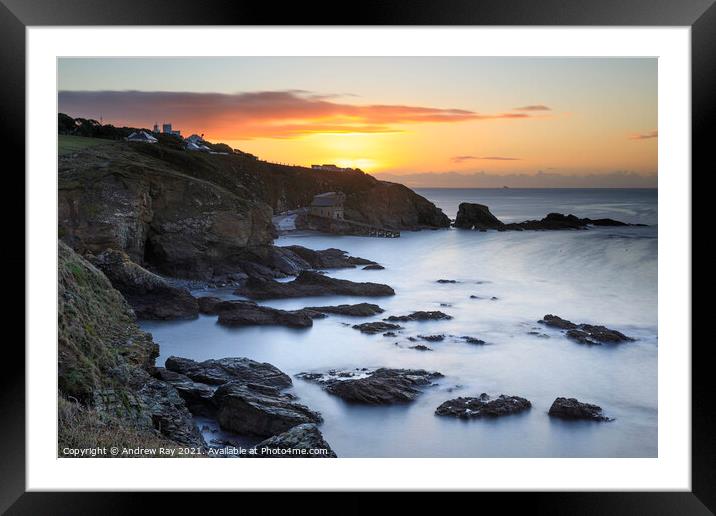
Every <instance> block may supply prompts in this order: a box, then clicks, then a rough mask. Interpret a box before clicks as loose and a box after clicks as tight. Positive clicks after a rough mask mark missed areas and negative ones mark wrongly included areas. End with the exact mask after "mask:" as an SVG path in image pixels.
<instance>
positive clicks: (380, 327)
mask: <svg viewBox="0 0 716 516" xmlns="http://www.w3.org/2000/svg"><path fill="white" fill-rule="evenodd" d="M402 328H403V327H402V326H400V325H399V324H393V323H386V322H381V321H375V322H367V323H363V324H354V325H353V329H355V330H359V331H360V332H361V333H368V334H370V335H374V334H376V333H383V332H390V331H392V330H401V329H402Z"/></svg>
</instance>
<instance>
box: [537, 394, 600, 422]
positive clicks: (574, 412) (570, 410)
mask: <svg viewBox="0 0 716 516" xmlns="http://www.w3.org/2000/svg"><path fill="white" fill-rule="evenodd" d="M548 414H549V415H550V416H552V417H558V418H561V419H589V420H592V421H613V419H612V418H609V417H607V416H605V415H604V413H603V411H602V407H600V406H598V405H592V404H590V403H582V402H581V401H579V400H577V399H575V398H557V399H556V400H554V403H552V406H551V407H550V408H549V412H548Z"/></svg>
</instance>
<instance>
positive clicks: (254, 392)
mask: <svg viewBox="0 0 716 516" xmlns="http://www.w3.org/2000/svg"><path fill="white" fill-rule="evenodd" d="M213 402H214V404H215V405H216V419H217V421H218V422H219V424H220V425H221V427H222V428H224V429H226V430H229V431H232V432H236V433H237V434H245V435H246V434H247V435H258V436H270V435H276V434H280V433H282V432H285V431H286V430H288V429H290V428H292V427H294V426H296V425H300V424H303V423H320V422H322V421H323V419H322V418H321V415H320V414H319V413H318V412H314V411H312V410H311V409H309V408H308V407H306V406H305V405H301V404H300V403H296V402H295V401H294V398H293V396H289V395H288V394H284V393H281V392H280V391H279V389H278V388H276V387H272V386H269V385H266V384H254V383H243V382H241V381H232V382H229V383H225V384H223V385H221V386H220V387H219V388H218V389H217V390H216V392H215V393H214V396H213Z"/></svg>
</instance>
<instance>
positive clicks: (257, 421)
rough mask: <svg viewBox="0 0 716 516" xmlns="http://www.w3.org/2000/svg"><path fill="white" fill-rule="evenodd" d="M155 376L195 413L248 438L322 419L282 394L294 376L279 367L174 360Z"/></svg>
mask: <svg viewBox="0 0 716 516" xmlns="http://www.w3.org/2000/svg"><path fill="white" fill-rule="evenodd" d="M165 365H166V369H164V368H159V367H158V368H156V369H155V373H154V374H155V376H156V377H158V378H162V379H163V380H164V381H165V382H167V383H170V384H171V385H173V386H174V388H175V389H176V390H177V392H178V393H179V394H180V395H181V396H182V398H184V400H185V402H186V403H187V404H188V406H189V407H190V409H191V410H192V412H193V413H195V414H198V415H205V416H210V417H214V418H216V420H217V421H218V422H219V425H220V426H221V427H222V428H224V429H225V430H229V431H232V432H236V433H238V434H243V435H257V436H270V435H276V434H280V433H282V432H285V431H286V430H288V429H290V428H292V427H294V426H296V425H300V424H303V423H320V422H321V421H322V418H321V415H320V414H319V413H318V412H314V411H312V410H310V409H309V408H308V407H306V406H305V405H301V404H300V403H297V402H296V401H295V397H294V396H292V395H290V394H286V393H283V392H281V389H283V388H286V387H289V386H290V385H291V378H290V377H288V376H287V375H286V374H284V373H283V372H281V371H280V370H279V369H278V368H276V367H275V366H273V365H271V364H268V363H260V362H255V361H253V360H250V359H248V358H222V359H219V360H206V361H204V362H195V361H194V360H190V359H187V358H180V357H169V358H168V359H167V361H166V364H165Z"/></svg>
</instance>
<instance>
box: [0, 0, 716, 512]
mask: <svg viewBox="0 0 716 516" xmlns="http://www.w3.org/2000/svg"><path fill="white" fill-rule="evenodd" d="M278 6H280V7H278ZM343 7H344V6H341V5H338V4H332V5H329V6H326V5H322V4H321V3H320V2H313V3H310V4H308V3H301V2H296V3H280V4H270V3H261V2H258V3H257V2H241V1H236V0H235V1H227V0H214V1H203V2H200V3H199V4H197V2H190V1H188V0H112V1H108V0H55V1H52V0H0V40H1V43H0V71H1V73H0V83H1V84H2V90H0V91H1V92H2V94H1V95H0V127H1V128H2V136H3V142H4V146H5V147H6V148H8V149H12V158H17V164H16V165H15V166H14V167H13V170H12V177H8V176H10V175H11V170H10V169H9V168H7V169H5V171H4V172H5V174H4V175H5V176H6V177H5V179H6V181H15V182H16V184H14V185H12V186H13V187H14V191H15V192H16V195H14V196H13V197H15V198H16V199H18V200H19V199H24V195H20V192H24V191H25V190H24V177H23V175H22V174H20V173H19V170H24V166H25V163H24V161H25V160H24V155H25V154H24V152H21V150H22V151H24V149H25V141H24V137H25V29H26V27H28V26H38V25H50V26H53V25H54V26H60V25H73V26H83V25H338V26H340V25H452V26H456V25H463V26H464V25H511V26H515V25H540V26H550V25H564V26H566V25H571V26H585V25H590V26H595V25H607V26H688V27H691V50H692V56H691V57H692V63H691V65H692V66H691V70H692V158H693V159H692V162H693V166H692V168H693V169H694V170H695V169H697V168H702V169H704V170H702V172H703V173H705V169H706V163H707V161H706V159H707V152H708V149H710V148H711V147H712V146H713V144H712V143H711V142H710V141H709V138H710V135H711V134H712V133H713V129H714V126H715V125H716V124H715V123H714V120H715V119H716V80H715V79H714V76H716V74H714V73H713V72H714V71H716V6H715V5H714V0H600V1H597V0H541V1H536V0H486V1H475V0H442V1H441V2H430V1H428V0H412V1H407V0H404V1H402V2H401V1H395V0H392V1H388V0H382V1H379V0H363V1H361V2H359V3H356V4H353V7H354V8H352V9H345V8H343ZM709 129H711V131H709ZM3 168H4V167H3ZM684 173H688V171H684ZM691 174H692V176H691V177H692V178H693V171H692V172H691ZM7 184H8V183H7V182H6V185H7ZM20 202H22V201H20ZM20 209H22V210H23V211H22V213H24V209H23V208H20V207H19V206H16V207H14V208H13V207H12V205H11V204H8V203H4V205H3V210H4V211H6V212H7V213H6V219H5V220H14V221H17V218H18V217H17V213H19V210H20ZM10 210H14V211H10ZM11 214H14V215H13V216H12V218H10V217H11ZM14 225H15V228H14V229H12V230H8V231H10V234H9V236H8V238H12V239H14V241H15V242H17V246H16V248H17V249H18V251H16V252H15V253H13V255H12V256H11V257H10V267H13V269H14V270H18V269H20V268H21V267H22V266H23V264H24V263H25V255H24V245H23V246H21V245H20V244H19V243H20V242H24V238H25V235H24V227H20V225H19V224H17V222H16V223H15V224H14ZM692 252H693V251H692ZM25 273H26V275H27V274H31V273H32V271H30V270H26V271H25ZM16 276H19V275H16ZM15 280H16V281H17V282H18V283H19V278H15ZM17 286H18V288H19V287H20V286H19V285H17ZM50 292H52V289H48V294H49V293H50ZM23 306H24V303H23ZM27 309H28V310H31V309H32V307H27ZM18 340H19V339H5V346H4V348H5V349H4V350H3V351H4V353H3V357H4V361H5V362H6V364H12V367H6V368H4V370H3V374H2V375H1V376H0V381H1V382H2V390H1V391H0V414H1V415H2V419H3V424H2V426H0V434H1V435H2V439H1V440H0V449H1V450H2V455H0V511H5V510H8V514H65V513H72V514H84V513H88V514H90V513H91V514H119V513H123V514H127V513H133V512H135V510H138V509H142V508H146V507H147V505H146V504H147V503H148V501H147V498H148V497H149V496H152V495H150V494H131V495H128V494H122V493H84V494H81V493H26V492H25V450H26V445H27V443H26V442H25V368H24V364H25V355H24V352H23V350H22V349H21V348H20V347H19V346H18V344H17V342H18ZM681 344H683V345H690V344H691V343H688V342H684V343H681ZM51 345H52V344H49V343H48V348H49V347H50V346H51ZM711 346H712V343H711V342H707V341H704V342H701V343H697V342H695V344H694V345H693V346H692V347H691V350H692V374H693V377H692V382H693V383H692V395H693V398H692V491H691V492H641V493H523V494H504V493H503V494H492V493H480V494H470V495H469V496H471V497H474V496H479V497H483V498H484V500H480V507H482V506H483V505H482V504H483V502H488V501H494V502H497V503H498V504H500V507H501V508H504V509H511V508H515V507H518V506H519V507H525V508H529V510H530V511H531V512H535V511H536V512H537V513H542V512H545V513H549V514H694V515H697V514H713V513H714V511H716V489H714V487H715V486H716V446H715V444H716V439H715V438H714V436H716V425H715V423H716V417H715V416H714V413H715V411H714V409H713V404H712V403H711V399H712V398H711V397H710V391H711V389H712V385H711V382H710V377H711V371H710V369H711V368H712V367H711V362H710V361H709V360H708V356H707V354H708V349H709V348H710V347H711ZM10 348H12V349H10ZM241 496H242V497H244V498H243V499H244V500H247V499H246V497H247V496H249V495H247V494H242V495H241ZM251 496H256V495H251ZM259 496H260V495H259ZM264 496H265V495H264ZM163 498H164V500H163V502H162V503H164V504H166V505H165V506H164V507H163V510H165V511H170V510H172V508H171V505H174V504H177V505H180V506H183V507H184V508H187V505H186V499H185V497H184V496H183V495H176V494H175V495H172V496H171V497H167V496H164V497H163ZM302 498H304V499H305V497H303V496H302V495H294V497H293V498H292V500H293V501H294V502H293V503H295V504H296V505H297V506H300V505H303V502H302V501H301V499H302ZM244 503H250V502H244ZM406 503H407V505H405V506H404V507H403V509H404V510H405V509H409V507H410V505H412V504H415V505H422V504H423V502H422V497H421V496H415V497H413V498H412V501H410V502H406ZM469 503H475V502H474V501H472V502H469ZM306 505H308V506H314V507H315V505H316V500H308V499H306ZM319 505H320V503H319ZM348 505H352V504H348Z"/></svg>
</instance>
